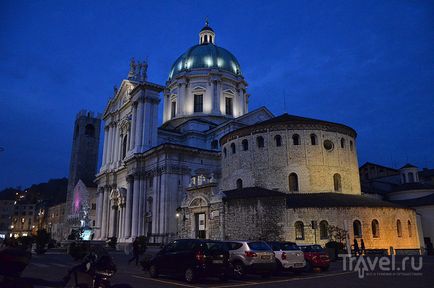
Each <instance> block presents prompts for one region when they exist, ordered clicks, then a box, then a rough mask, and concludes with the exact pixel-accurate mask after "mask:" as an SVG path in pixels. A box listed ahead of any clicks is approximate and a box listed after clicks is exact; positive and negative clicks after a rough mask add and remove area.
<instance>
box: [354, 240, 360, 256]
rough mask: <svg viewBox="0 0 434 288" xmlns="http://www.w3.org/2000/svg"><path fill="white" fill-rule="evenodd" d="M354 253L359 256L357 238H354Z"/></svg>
mask: <svg viewBox="0 0 434 288" xmlns="http://www.w3.org/2000/svg"><path fill="white" fill-rule="evenodd" d="M353 246H354V255H355V256H359V253H360V251H359V243H358V242H357V239H354V245H353Z"/></svg>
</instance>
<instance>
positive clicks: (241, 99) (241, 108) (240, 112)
mask: <svg viewBox="0 0 434 288" xmlns="http://www.w3.org/2000/svg"><path fill="white" fill-rule="evenodd" d="M239 91H240V92H238V103H237V106H238V109H237V111H238V114H237V115H234V116H235V117H239V116H241V115H243V114H244V113H246V112H245V111H244V93H243V89H239Z"/></svg>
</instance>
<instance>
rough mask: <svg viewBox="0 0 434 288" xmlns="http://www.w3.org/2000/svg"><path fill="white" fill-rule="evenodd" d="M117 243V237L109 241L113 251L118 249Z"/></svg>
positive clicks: (108, 243)
mask: <svg viewBox="0 0 434 288" xmlns="http://www.w3.org/2000/svg"><path fill="white" fill-rule="evenodd" d="M117 243H118V238H116V237H110V238H108V240H107V245H108V246H109V247H110V248H112V249H116V244H117Z"/></svg>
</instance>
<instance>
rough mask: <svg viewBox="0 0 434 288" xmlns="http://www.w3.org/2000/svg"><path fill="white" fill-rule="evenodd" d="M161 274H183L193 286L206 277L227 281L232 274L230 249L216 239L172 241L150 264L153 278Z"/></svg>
mask: <svg viewBox="0 0 434 288" xmlns="http://www.w3.org/2000/svg"><path fill="white" fill-rule="evenodd" d="M160 274H166V275H182V276H183V278H184V280H185V281H187V282H189V283H193V282H195V281H197V280H198V279H199V278H201V277H206V276H216V277H219V278H220V279H221V280H226V279H227V278H228V277H229V276H230V275H231V274H232V270H231V266H230V263H229V252H228V249H227V246H226V244H225V243H223V242H221V241H213V240H200V239H180V240H175V241H172V242H170V243H169V244H167V245H166V246H165V247H164V248H163V249H162V250H161V251H160V252H158V253H157V255H155V256H154V257H153V258H152V259H151V260H150V262H149V275H150V276H151V277H152V278H156V277H158V276H159V275H160Z"/></svg>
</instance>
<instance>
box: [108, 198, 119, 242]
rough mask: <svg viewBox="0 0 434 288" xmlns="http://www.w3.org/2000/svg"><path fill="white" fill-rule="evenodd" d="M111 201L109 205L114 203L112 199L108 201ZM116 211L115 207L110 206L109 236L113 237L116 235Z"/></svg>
mask: <svg viewBox="0 0 434 288" xmlns="http://www.w3.org/2000/svg"><path fill="white" fill-rule="evenodd" d="M110 202H111V203H110V205H111V206H112V207H113V206H114V205H115V204H114V201H113V200H112V201H110ZM117 213H118V211H117V209H116V208H111V213H110V228H111V229H110V230H111V231H110V237H114V236H116V230H117V229H116V216H117V215H116V214H117Z"/></svg>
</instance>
